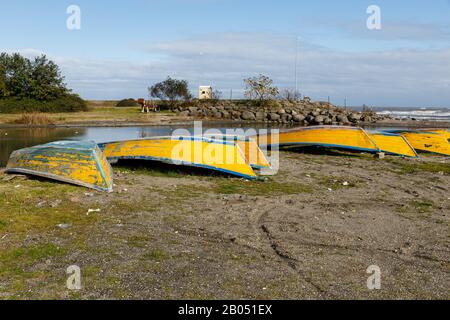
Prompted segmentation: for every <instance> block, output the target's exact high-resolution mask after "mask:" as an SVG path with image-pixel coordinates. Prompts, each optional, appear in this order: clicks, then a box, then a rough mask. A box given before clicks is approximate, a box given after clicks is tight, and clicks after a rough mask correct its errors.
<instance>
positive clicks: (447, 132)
mask: <svg viewBox="0 0 450 320" xmlns="http://www.w3.org/2000/svg"><path fill="white" fill-rule="evenodd" d="M418 131H426V132H433V133H438V134H441V135H443V136H444V137H445V138H446V139H447V140H450V130H449V129H420V130H418Z"/></svg>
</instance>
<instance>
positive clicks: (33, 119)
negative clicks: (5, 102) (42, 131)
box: [12, 113, 55, 126]
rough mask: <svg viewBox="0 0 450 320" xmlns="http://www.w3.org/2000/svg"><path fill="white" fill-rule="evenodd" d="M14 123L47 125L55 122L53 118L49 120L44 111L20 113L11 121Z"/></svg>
mask: <svg viewBox="0 0 450 320" xmlns="http://www.w3.org/2000/svg"><path fill="white" fill-rule="evenodd" d="M12 123H14V124H24V125H27V126H48V125H53V124H55V123H54V122H53V120H51V119H50V118H49V117H48V116H47V115H46V114H44V113H26V114H22V115H20V117H19V118H18V119H15V120H14V121H12Z"/></svg>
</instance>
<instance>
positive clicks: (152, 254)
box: [142, 249, 169, 262]
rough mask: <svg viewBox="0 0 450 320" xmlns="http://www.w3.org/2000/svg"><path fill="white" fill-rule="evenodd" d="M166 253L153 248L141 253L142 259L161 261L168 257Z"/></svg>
mask: <svg viewBox="0 0 450 320" xmlns="http://www.w3.org/2000/svg"><path fill="white" fill-rule="evenodd" d="M168 256H169V255H168V254H167V253H166V252H165V251H163V250H161V249H153V250H150V251H149V252H146V253H144V254H143V255H142V259H143V260H153V261H157V262H162V261H164V260H165V259H167V258H168Z"/></svg>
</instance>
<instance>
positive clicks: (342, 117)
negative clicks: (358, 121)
mask: <svg viewBox="0 0 450 320" xmlns="http://www.w3.org/2000/svg"><path fill="white" fill-rule="evenodd" d="M336 120H337V121H338V122H339V123H342V124H346V123H349V122H350V121H349V120H348V118H347V116H346V115H343V114H338V115H337V116H336Z"/></svg>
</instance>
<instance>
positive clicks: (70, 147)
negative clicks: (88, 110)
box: [6, 141, 113, 192]
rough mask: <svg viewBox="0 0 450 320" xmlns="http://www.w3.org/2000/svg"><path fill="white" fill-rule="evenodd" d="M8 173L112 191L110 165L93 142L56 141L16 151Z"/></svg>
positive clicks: (7, 169) (12, 155) (7, 170)
mask: <svg viewBox="0 0 450 320" xmlns="http://www.w3.org/2000/svg"><path fill="white" fill-rule="evenodd" d="M6 172H7V173H24V174H29V175H35V176H40V177H44V178H48V179H53V180H57V181H62V182H66V183H70V184H75V185H79V186H84V187H87V188H91V189H95V190H99V191H106V192H111V191H112V187H113V174H112V170H111V166H110V165H109V163H108V161H107V160H106V158H105V157H104V155H103V153H102V152H101V151H100V149H99V148H98V147H97V145H96V144H95V143H94V142H85V141H57V142H52V143H48V144H44V145H39V146H35V147H31V148H25V149H21V150H17V151H14V152H13V153H12V154H11V156H10V158H9V161H8V164H7V166H6Z"/></svg>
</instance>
